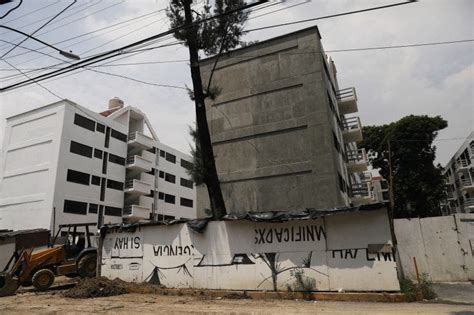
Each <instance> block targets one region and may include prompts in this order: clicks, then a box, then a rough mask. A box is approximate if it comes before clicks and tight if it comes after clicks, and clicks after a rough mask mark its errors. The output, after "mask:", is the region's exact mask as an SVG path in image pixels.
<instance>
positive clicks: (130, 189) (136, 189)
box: [125, 179, 152, 196]
mask: <svg viewBox="0 0 474 315" xmlns="http://www.w3.org/2000/svg"><path fill="white" fill-rule="evenodd" d="M151 187H152V186H151V185H150V184H149V183H146V182H144V181H141V180H139V179H130V180H127V181H126V182H125V192H126V193H129V194H131V195H138V196H139V195H149V194H150V192H151Z"/></svg>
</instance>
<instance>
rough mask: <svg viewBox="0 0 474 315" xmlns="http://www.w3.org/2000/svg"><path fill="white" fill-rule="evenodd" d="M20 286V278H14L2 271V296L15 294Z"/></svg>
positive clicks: (0, 274) (0, 277)
mask: <svg viewBox="0 0 474 315" xmlns="http://www.w3.org/2000/svg"><path fill="white" fill-rule="evenodd" d="M19 286H20V282H19V281H18V279H16V278H13V277H12V276H11V275H10V274H8V273H0V296H8V295H13V294H15V292H16V290H18V287H19Z"/></svg>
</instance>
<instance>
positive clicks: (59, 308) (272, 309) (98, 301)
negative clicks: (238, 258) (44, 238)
mask: <svg viewBox="0 0 474 315" xmlns="http://www.w3.org/2000/svg"><path fill="white" fill-rule="evenodd" d="M38 313H41V314H63V313H77V314H83V313H102V314H132V313H133V314H141V315H142V314H183V313H185V314H229V313H232V314H272V315H274V314H316V315H320V314H321V315H329V314H330V315H335V314H342V315H375V314H377V315H404V314H406V315H415V314H417V315H420V314H426V315H474V306H473V305H448V304H431V303H394V304H389V303H356V302H316V303H315V302H306V301H293V300H286V301H285V300H233V299H215V298H212V299H210V298H200V297H187V296H160V295H151V294H126V295H121V296H114V297H107V298H95V299H87V300H76V299H67V298H63V297H61V296H60V292H49V293H31V292H29V293H23V294H18V295H16V296H11V297H3V298H0V314H2V315H3V314H38Z"/></svg>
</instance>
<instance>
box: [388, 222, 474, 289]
mask: <svg viewBox="0 0 474 315" xmlns="http://www.w3.org/2000/svg"><path fill="white" fill-rule="evenodd" d="M395 233H396V236H397V241H398V251H399V253H400V261H401V265H402V268H403V271H404V273H405V275H406V276H409V277H413V278H414V277H415V276H416V272H415V267H414V262H413V257H416V261H417V265H418V270H419V272H420V273H427V274H428V276H429V278H430V279H431V280H432V281H434V282H446V281H468V280H473V279H474V258H473V256H474V215H472V214H463V215H452V216H446V217H433V218H423V219H411V220H408V219H396V220H395Z"/></svg>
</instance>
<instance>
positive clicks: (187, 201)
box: [180, 198, 193, 208]
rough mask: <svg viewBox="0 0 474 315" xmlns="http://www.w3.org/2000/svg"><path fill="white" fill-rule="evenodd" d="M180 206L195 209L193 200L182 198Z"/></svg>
mask: <svg viewBox="0 0 474 315" xmlns="http://www.w3.org/2000/svg"><path fill="white" fill-rule="evenodd" d="M180 204H181V205H182V206H184V207H189V208H192V207H193V201H192V200H191V199H186V198H180Z"/></svg>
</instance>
